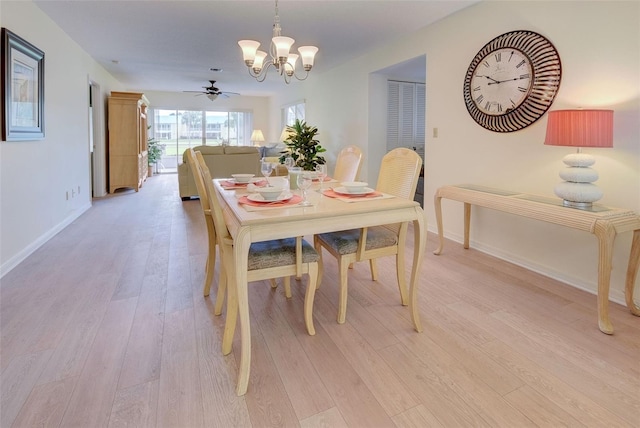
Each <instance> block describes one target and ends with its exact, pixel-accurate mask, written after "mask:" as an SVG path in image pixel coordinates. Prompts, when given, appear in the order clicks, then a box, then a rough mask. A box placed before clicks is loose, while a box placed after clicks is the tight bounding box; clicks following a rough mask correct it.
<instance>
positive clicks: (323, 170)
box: [315, 163, 327, 193]
mask: <svg viewBox="0 0 640 428" xmlns="http://www.w3.org/2000/svg"><path fill="white" fill-rule="evenodd" d="M315 170H316V175H317V176H318V180H320V193H322V184H323V183H324V178H325V177H326V176H327V164H324V163H323V164H317V165H316V167H315Z"/></svg>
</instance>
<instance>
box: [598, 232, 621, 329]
mask: <svg viewBox="0 0 640 428" xmlns="http://www.w3.org/2000/svg"><path fill="white" fill-rule="evenodd" d="M594 234H595V235H596V237H597V238H598V326H599V327H600V331H601V332H603V333H605V334H613V325H612V324H611V321H609V286H610V284H611V260H612V258H613V241H614V240H615V237H616V229H615V227H614V226H613V225H612V224H611V223H610V222H608V221H603V220H598V221H596V224H595V230H594Z"/></svg>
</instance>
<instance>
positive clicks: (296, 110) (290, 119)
mask: <svg viewBox="0 0 640 428" xmlns="http://www.w3.org/2000/svg"><path fill="white" fill-rule="evenodd" d="M304 116H305V111H304V101H299V102H297V103H294V104H289V105H286V106H284V107H283V108H282V127H283V128H284V127H285V126H291V125H293V124H294V123H295V121H296V119H300V120H304Z"/></svg>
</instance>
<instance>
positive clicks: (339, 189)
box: [333, 187, 375, 196]
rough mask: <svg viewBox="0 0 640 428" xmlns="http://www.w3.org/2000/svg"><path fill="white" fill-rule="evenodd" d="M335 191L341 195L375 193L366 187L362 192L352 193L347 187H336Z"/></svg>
mask: <svg viewBox="0 0 640 428" xmlns="http://www.w3.org/2000/svg"><path fill="white" fill-rule="evenodd" d="M333 191H334V192H336V193H339V194H341V195H351V196H353V195H368V194H369V193H373V192H375V190H373V189H372V188H370V187H365V188H364V189H362V191H360V192H350V191H348V190H347V188H346V187H334V188H333Z"/></svg>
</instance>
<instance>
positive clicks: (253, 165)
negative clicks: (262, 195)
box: [178, 146, 261, 201]
mask: <svg viewBox="0 0 640 428" xmlns="http://www.w3.org/2000/svg"><path fill="white" fill-rule="evenodd" d="M193 150H195V151H199V152H201V153H202V157H203V158H204V161H205V163H206V164H207V166H208V167H209V171H210V172H211V177H213V178H229V177H231V174H255V175H256V176H260V175H261V174H260V159H261V157H260V150H259V148H258V147H247V146H197V147H194V148H193ZM178 185H179V189H180V198H182V200H183V201H185V200H187V199H191V197H194V196H195V197H197V196H198V189H197V187H196V183H195V181H194V179H193V172H192V171H191V168H189V162H188V161H187V158H186V154H184V153H183V155H182V164H181V165H178Z"/></svg>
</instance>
